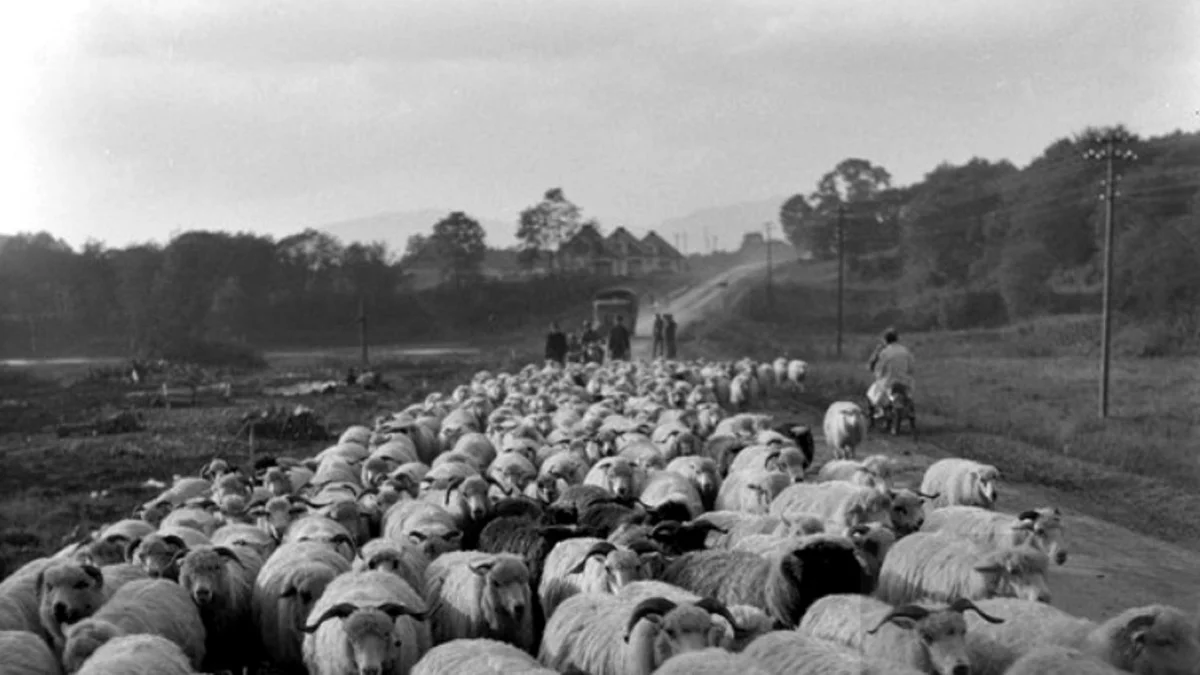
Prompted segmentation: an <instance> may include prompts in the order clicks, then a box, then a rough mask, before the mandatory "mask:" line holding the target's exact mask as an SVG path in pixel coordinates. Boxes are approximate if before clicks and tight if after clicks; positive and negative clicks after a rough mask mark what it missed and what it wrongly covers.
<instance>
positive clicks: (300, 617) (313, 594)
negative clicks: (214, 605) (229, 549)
mask: <svg viewBox="0 0 1200 675" xmlns="http://www.w3.org/2000/svg"><path fill="white" fill-rule="evenodd" d="M349 570H350V563H349V562H347V560H346V558H345V557H344V556H343V555H341V554H340V553H338V552H336V551H334V550H333V549H331V548H329V547H328V546H326V545H324V544H322V543H320V542H312V541H301V542H295V543H292V544H283V545H282V546H280V547H279V548H277V549H275V552H274V553H272V554H271V557H270V558H267V561H266V562H265V563H263V566H262V569H261V570H260V571H259V573H258V577H257V578H256V579H255V580H254V605H253V613H252V615H253V617H254V624H255V625H256V626H258V632H259V637H260V640H261V643H262V647H263V653H264V655H265V656H266V657H267V659H268V660H270V661H271V662H272V663H274V664H276V665H277V666H278V667H281V668H284V669H287V668H299V667H302V666H303V659H302V655H301V651H300V646H301V642H302V637H303V636H302V634H301V632H300V626H302V625H303V622H304V620H305V617H307V616H308V613H309V612H310V611H311V610H312V607H313V604H314V603H316V601H317V600H318V599H319V598H320V597H321V594H322V593H324V592H325V588H326V586H328V585H329V583H330V582H331V581H333V579H334V578H335V577H336V576H337V575H339V574H342V573H343V572H348V571H349Z"/></svg>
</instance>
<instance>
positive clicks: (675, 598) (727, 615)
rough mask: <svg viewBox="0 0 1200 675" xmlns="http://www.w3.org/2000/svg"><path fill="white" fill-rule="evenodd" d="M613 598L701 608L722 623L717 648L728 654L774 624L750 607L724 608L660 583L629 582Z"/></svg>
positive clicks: (764, 614) (764, 615)
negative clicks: (681, 604) (721, 631)
mask: <svg viewBox="0 0 1200 675" xmlns="http://www.w3.org/2000/svg"><path fill="white" fill-rule="evenodd" d="M616 596H617V597H619V598H622V599H624V600H627V601H633V602H641V601H643V600H649V599H651V598H666V599H667V600H670V601H671V602H674V603H690V604H699V605H703V606H704V607H705V608H707V609H708V610H709V611H710V612H712V614H713V619H714V620H716V621H717V623H720V624H722V630H723V631H724V636H723V637H722V638H721V639H720V640H719V644H718V646H720V647H721V648H723V649H728V650H730V651H735V652H737V651H741V650H742V649H744V648H745V646H746V645H748V644H750V642H752V641H753V640H754V639H755V638H757V637H758V636H759V635H762V634H765V633H768V632H770V631H771V630H772V629H773V628H774V625H775V622H774V620H772V619H771V617H769V616H767V613H766V612H764V611H762V610H761V609H759V608H757V607H752V606H750V605H731V606H729V607H725V605H723V604H722V603H721V602H720V601H719V600H716V599H714V598H708V599H704V598H702V597H701V596H699V595H697V594H695V593H692V592H691V591H687V590H684V589H682V588H680V587H678V586H675V585H673V584H668V583H665V582H662V581H653V580H646V581H631V582H629V583H628V584H625V586H623V587H622V588H621V589H620V590H619V591H617V592H616Z"/></svg>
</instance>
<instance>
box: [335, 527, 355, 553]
mask: <svg viewBox="0 0 1200 675" xmlns="http://www.w3.org/2000/svg"><path fill="white" fill-rule="evenodd" d="M329 543H331V544H345V545H347V546H349V547H350V550H351V551H354V554H355V555H358V546H357V545H356V544H355V543H354V540H353V539H352V538H350V535H348V534H346V533H345V532H338V533H337V534H335V535H333V536H332V537H330V538H329Z"/></svg>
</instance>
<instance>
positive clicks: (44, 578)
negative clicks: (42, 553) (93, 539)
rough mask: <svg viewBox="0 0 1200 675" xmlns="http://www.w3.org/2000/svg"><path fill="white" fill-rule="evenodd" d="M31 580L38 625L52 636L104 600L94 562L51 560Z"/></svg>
mask: <svg viewBox="0 0 1200 675" xmlns="http://www.w3.org/2000/svg"><path fill="white" fill-rule="evenodd" d="M35 583H36V584H37V595H38V611H39V614H40V616H41V620H42V626H43V627H44V628H46V630H47V631H49V632H50V634H51V635H52V636H54V637H56V638H61V637H62V631H63V626H69V625H70V624H73V623H75V622H77V621H80V620H81V619H86V618H87V617H89V616H91V615H92V614H93V613H95V611H96V610H97V609H98V608H99V607H100V605H102V604H103V603H104V601H105V597H104V595H105V594H104V574H103V573H101V572H100V568H99V567H96V566H94V565H87V564H84V565H78V564H73V563H69V562H56V563H52V564H51V565H50V566H48V567H46V568H45V569H43V570H42V571H41V572H39V573H38V576H37V580H36V582H35Z"/></svg>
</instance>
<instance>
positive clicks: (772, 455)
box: [763, 448, 781, 468]
mask: <svg viewBox="0 0 1200 675" xmlns="http://www.w3.org/2000/svg"><path fill="white" fill-rule="evenodd" d="M780 452H781V451H780V450H779V448H776V449H774V450H772V451H771V452H769V453H767V456H766V458H765V459H763V467H765V468H770V467H771V463H772V462H775V461H778V460H779V454H780Z"/></svg>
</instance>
